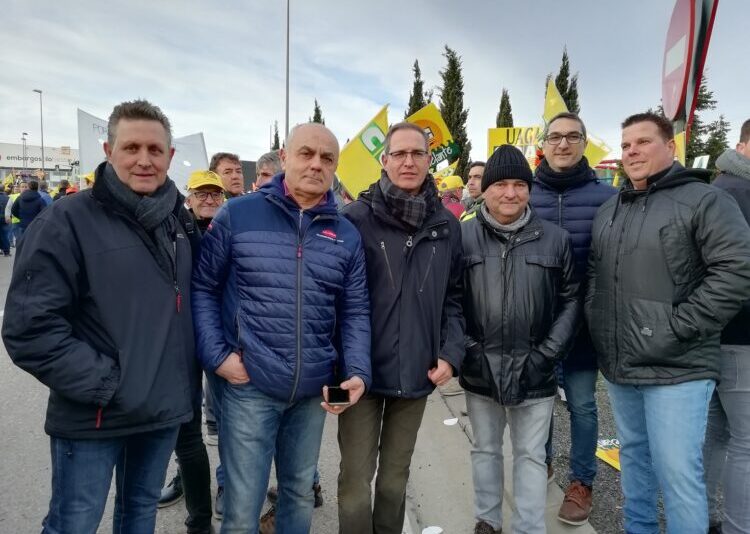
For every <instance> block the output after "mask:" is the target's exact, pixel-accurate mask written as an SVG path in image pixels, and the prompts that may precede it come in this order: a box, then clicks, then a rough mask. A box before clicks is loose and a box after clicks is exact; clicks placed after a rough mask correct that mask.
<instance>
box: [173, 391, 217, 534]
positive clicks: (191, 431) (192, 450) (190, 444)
mask: <svg viewBox="0 0 750 534" xmlns="http://www.w3.org/2000/svg"><path fill="white" fill-rule="evenodd" d="M174 452H175V454H176V455H177V463H178V464H179V465H180V473H181V476H182V489H183V491H184V493H185V508H187V512H188V518H187V519H186V520H185V525H186V526H187V532H188V534H194V533H196V534H197V533H203V532H208V530H209V528H210V527H211V468H210V466H209V463H208V453H207V452H206V445H205V444H204V443H203V434H202V433H201V410H200V405H198V407H197V408H196V410H195V413H194V416H193V420H192V421H190V422H188V423H185V424H183V425H182V426H180V432H179V434H178V436H177V445H175V449H174Z"/></svg>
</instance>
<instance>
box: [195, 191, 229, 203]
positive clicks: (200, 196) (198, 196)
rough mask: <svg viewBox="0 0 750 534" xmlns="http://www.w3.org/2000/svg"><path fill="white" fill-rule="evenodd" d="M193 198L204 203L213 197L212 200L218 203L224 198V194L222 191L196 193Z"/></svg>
mask: <svg viewBox="0 0 750 534" xmlns="http://www.w3.org/2000/svg"><path fill="white" fill-rule="evenodd" d="M193 196H194V197H195V199H196V200H198V201H199V202H203V201H204V200H206V199H207V198H208V197H211V200H213V201H214V202H218V201H219V200H221V198H222V197H223V196H224V193H222V192H221V191H211V192H208V191H196V192H195V193H193Z"/></svg>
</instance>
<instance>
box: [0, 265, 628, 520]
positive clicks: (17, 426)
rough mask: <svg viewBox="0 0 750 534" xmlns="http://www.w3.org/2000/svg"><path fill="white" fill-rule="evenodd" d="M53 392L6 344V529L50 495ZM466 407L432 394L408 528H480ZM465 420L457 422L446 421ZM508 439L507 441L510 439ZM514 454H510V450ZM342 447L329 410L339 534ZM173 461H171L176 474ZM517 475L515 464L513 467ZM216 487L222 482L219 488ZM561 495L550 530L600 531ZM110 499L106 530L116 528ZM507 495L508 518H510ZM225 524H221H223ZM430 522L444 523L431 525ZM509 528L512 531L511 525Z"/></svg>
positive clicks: (1, 477)
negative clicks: (563, 509)
mask: <svg viewBox="0 0 750 534" xmlns="http://www.w3.org/2000/svg"><path fill="white" fill-rule="evenodd" d="M10 262H11V260H8V259H5V258H1V257H0V302H2V303H4V302H5V293H6V290H7V286H8V282H9V278H10V268H11V263H10ZM46 398H47V392H46V389H45V388H44V386H42V385H40V384H39V383H38V382H37V381H36V380H35V379H33V378H32V377H31V376H29V375H27V374H26V373H24V372H23V371H21V370H19V369H18V368H16V367H15V366H13V365H12V363H11V362H10V359H9V358H8V356H7V353H6V352H5V349H4V347H1V346H0V414H2V415H1V416H0V427H1V428H2V429H3V431H2V432H1V433H0V450H2V451H3V455H2V461H0V532H2V533H26V532H38V531H39V530H40V524H41V520H42V518H43V516H44V514H45V512H46V509H47V504H48V500H49V480H50V473H49V442H48V439H47V436H46V435H45V434H44V432H43V429H42V426H43V421H44V411H45V405H46ZM606 408H607V402H606V398H605V394H604V393H603V392H601V391H600V410H601V414H600V420H601V423H600V424H601V432H600V435H601V436H602V437H612V436H613V434H614V431H613V424H612V421H611V416H610V415H609V412H608V410H607V409H606ZM464 410H465V403H464V399H463V396H457V397H450V398H445V399H444V398H442V397H441V396H440V395H438V394H434V395H433V396H431V397H430V399H429V401H428V405H427V411H426V413H425V418H424V424H423V426H422V429H421V430H420V435H419V439H418V443H417V448H416V451H415V454H414V461H413V465H412V472H411V480H410V483H409V487H408V502H407V523H406V524H405V526H404V533H405V534H420V533H424V534H438V532H440V530H439V529H442V532H444V533H445V534H460V533H468V532H471V531H472V529H473V516H472V499H473V496H472V485H471V469H470V460H469V436H470V434H471V429H470V425H468V420H467V418H466V417H465V416H464V415H462V411H464ZM555 411H556V414H557V415H558V416H559V417H558V423H557V427H556V432H555V438H554V439H555V446H556V458H555V464H554V465H555V468H556V476H557V482H558V483H560V484H564V483H566V482H567V481H566V480H565V466H566V463H567V451H568V445H567V440H568V439H569V438H568V428H567V411H566V410H565V407H564V405H562V404H561V403H558V404H557V405H556V408H555ZM452 418H456V419H458V424H455V425H447V424H445V422H446V421H448V422H450V419H452ZM507 442H509V440H507V439H506V443H507ZM208 450H209V455H210V457H211V462H212V465H215V464H216V462H217V460H218V458H217V449H216V447H208ZM507 456H508V460H509V458H510V454H508V455H507ZM338 460H339V453H338V446H337V443H336V420H335V418H334V417H331V416H329V419H328V421H327V423H326V428H325V432H324V438H323V446H322V452H321V458H320V471H321V481H322V486H323V493H324V498H325V501H326V502H325V505H324V506H323V507H322V508H320V509H318V510H316V511H315V516H314V525H313V532H318V533H334V532H337V530H338V525H337V519H336V476H337V473H338ZM599 465H600V475H599V478H598V482H597V486H596V490H595V491H596V506H595V510H594V515H593V516H592V520H591V523H592V525H593V526H594V527H596V529H597V530H598V531H599V532H607V533H609V532H622V527H621V526H620V523H619V518H620V516H621V511H620V509H619V505H620V497H619V478H618V476H617V474H616V472H614V470H612V469H611V468H609V467H608V466H606V465H604V464H602V463H600V464H599ZM173 469H174V464H172V465H171V466H170V475H171V472H172V470H173ZM506 473H510V468H506ZM213 489H214V491H215V487H214V488H213ZM561 499H562V492H561V491H560V489H559V487H558V486H555V485H552V486H550V491H549V492H548V506H547V525H548V532H549V533H550V534H554V533H557V532H576V533H584V532H586V533H588V532H594V530H593V529H592V528H591V527H590V526H589V525H586V526H584V527H580V528H577V529H576V528H568V527H564V526H563V525H562V524H561V523H559V522H558V521H557V520H556V518H555V514H556V512H557V507H558V506H559V503H560V501H561ZM111 502H112V499H111V498H110V499H109V505H108V507H107V510H106V513H105V518H104V520H103V522H102V527H101V528H100V530H99V532H101V533H105V532H110V531H111V527H109V525H111V513H112V512H111ZM510 504H512V499H511V498H510V497H509V498H507V499H506V517H510V513H511V512H510V509H509V508H508V506H509V505H510ZM184 519H185V509H184V504H182V503H179V504H177V505H175V506H172V507H170V508H166V509H162V510H160V511H159V514H158V525H157V532H158V533H161V534H177V533H180V532H185V530H184V527H183V526H182V522H183V521H184ZM216 525H217V526H218V525H219V523H218V522H217V523H216ZM429 527H439V529H430V528H429ZM506 530H508V529H507V528H506Z"/></svg>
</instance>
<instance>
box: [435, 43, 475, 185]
mask: <svg viewBox="0 0 750 534" xmlns="http://www.w3.org/2000/svg"><path fill="white" fill-rule="evenodd" d="M443 57H445V59H446V65H445V69H444V70H442V71H440V77H441V78H442V80H443V86H442V87H441V89H440V113H441V115H442V116H443V120H444V121H445V124H446V125H447V126H448V130H449V131H450V132H451V134H452V135H453V141H454V143H455V144H456V145H457V147H458V149H459V150H460V156H459V159H458V166H457V167H456V174H457V175H458V176H463V175H464V171H465V169H466V165H467V164H468V162H469V153H470V152H471V141H469V139H468V136H467V134H466V118H467V117H468V116H469V110H468V109H464V80H463V74H462V73H461V56H459V55H458V54H457V53H456V52H455V51H454V50H452V49H451V48H449V47H448V45H445V53H444V54H443Z"/></svg>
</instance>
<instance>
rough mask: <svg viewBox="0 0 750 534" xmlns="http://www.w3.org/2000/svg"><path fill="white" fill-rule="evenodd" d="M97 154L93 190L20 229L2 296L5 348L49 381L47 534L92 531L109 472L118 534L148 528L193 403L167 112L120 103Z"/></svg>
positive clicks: (186, 256)
mask: <svg viewBox="0 0 750 534" xmlns="http://www.w3.org/2000/svg"><path fill="white" fill-rule="evenodd" d="M104 150H105V153H106V155H107V161H106V162H104V163H102V164H101V165H100V166H99V167H98V168H97V170H96V182H95V184H94V187H93V188H92V189H90V190H87V191H83V192H81V193H80V194H77V195H74V196H72V197H70V198H69V199H66V200H65V201H62V202H56V203H54V204H53V205H52V206H50V207H49V208H48V209H46V210H44V212H42V213H41V214H40V215H39V216H38V217H37V218H36V219H35V220H34V222H33V224H32V225H31V226H30V227H29V229H28V230H27V231H26V234H25V235H24V239H23V241H22V242H21V243H20V245H19V247H18V253H17V259H16V263H15V266H14V269H13V277H12V279H11V283H10V288H9V289H8V298H7V302H6V304H5V310H6V313H5V317H4V322H3V332H2V333H3V340H4V341H5V346H6V347H7V349H8V353H9V354H10V356H11V358H12V359H13V361H14V363H15V364H16V365H18V366H19V367H21V368H22V369H24V370H25V371H27V372H29V373H31V374H32V375H33V376H35V377H36V378H37V379H38V380H39V381H41V382H42V383H43V384H45V385H46V386H47V387H49V389H50V398H49V403H48V407H47V419H46V423H45V431H46V432H47V434H49V435H50V442H51V447H50V448H51V456H52V496H51V499H50V507H49V512H48V514H47V517H46V518H45V519H44V522H43V525H44V527H43V532H45V533H50V534H51V533H59V532H66V533H67V532H75V533H85V534H93V533H94V532H96V531H97V528H98V525H99V522H100V521H101V517H102V513H103V511H104V506H105V504H106V501H107V494H108V492H109V487H110V482H111V479H112V472H113V470H116V473H117V497H116V499H115V510H114V520H113V522H114V525H113V530H114V531H115V532H123V533H133V534H134V533H145V532H153V530H154V523H155V519H156V502H157V500H158V498H159V493H160V489H161V486H162V484H163V483H164V476H165V472H166V468H167V463H168V461H169V456H170V455H171V453H172V450H173V449H174V445H175V440H176V438H177V430H178V428H179V426H180V424H182V423H185V422H187V421H190V420H191V419H192V418H193V413H194V406H195V404H194V403H195V402H197V401H198V384H199V381H198V377H199V376H200V375H199V370H198V365H197V359H196V358H195V353H194V338H193V324H192V316H191V311H190V310H191V307H190V292H189V288H190V275H191V268H192V249H193V245H194V244H195V243H196V241H195V240H196V238H197V237H199V236H198V234H197V232H196V228H195V225H194V223H193V222H192V219H191V218H190V215H189V214H188V213H187V212H186V210H185V208H184V207H183V201H184V199H183V197H182V195H180V193H179V192H178V191H177V187H176V186H175V184H174V182H172V181H171V180H170V179H168V178H167V169H168V167H169V163H170V160H171V159H172V155H173V154H174V148H172V142H171V130H170V124H169V120H168V119H167V117H166V116H165V115H164V114H163V113H162V112H161V110H160V109H159V108H158V107H156V106H153V105H152V104H150V103H148V102H146V101H142V100H139V101H134V102H125V103H122V104H120V105H118V106H116V107H115V108H114V110H113V112H112V115H111V116H110V118H109V134H108V140H107V142H106V143H105V144H104ZM29 288H32V290H29Z"/></svg>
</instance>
